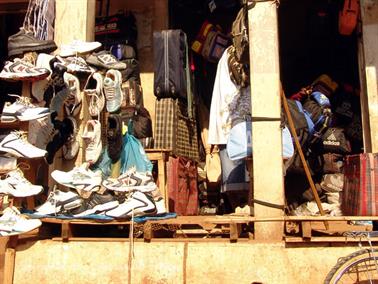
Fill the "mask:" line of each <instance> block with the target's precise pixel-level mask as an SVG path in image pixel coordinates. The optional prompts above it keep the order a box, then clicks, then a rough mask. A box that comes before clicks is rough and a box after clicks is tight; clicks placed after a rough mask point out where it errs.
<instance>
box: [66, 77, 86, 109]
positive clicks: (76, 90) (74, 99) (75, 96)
mask: <svg viewBox="0 0 378 284" xmlns="http://www.w3.org/2000/svg"><path fill="white" fill-rule="evenodd" d="M63 78H64V82H65V83H66V85H67V86H68V97H67V98H66V100H65V102H64V109H65V111H66V114H67V115H72V116H76V115H78V114H79V112H80V109H81V102H82V98H81V93H80V82H79V79H78V78H77V77H76V76H74V75H72V74H70V73H68V72H65V73H64V75H63Z"/></svg>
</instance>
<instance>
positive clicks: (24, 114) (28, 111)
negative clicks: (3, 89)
mask: <svg viewBox="0 0 378 284" xmlns="http://www.w3.org/2000/svg"><path fill="white" fill-rule="evenodd" d="M9 96H11V97H16V98H17V99H16V101H15V102H14V103H11V102H6V103H5V104H4V108H3V112H2V114H1V122H2V123H11V122H15V121H17V120H19V121H29V120H34V119H38V118H41V117H45V116H48V115H49V114H50V110H49V109H48V108H46V107H38V106H35V105H33V104H32V103H31V100H30V98H28V97H21V96H19V95H13V94H10V95H9Z"/></svg>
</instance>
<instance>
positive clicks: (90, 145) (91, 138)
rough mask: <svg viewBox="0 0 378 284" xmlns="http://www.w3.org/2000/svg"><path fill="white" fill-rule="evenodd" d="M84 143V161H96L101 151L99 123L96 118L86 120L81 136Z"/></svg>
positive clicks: (92, 162)
mask: <svg viewBox="0 0 378 284" xmlns="http://www.w3.org/2000/svg"><path fill="white" fill-rule="evenodd" d="M81 137H82V138H83V139H84V141H85V144H86V148H85V161H86V162H88V163H91V164H94V163H96V162H97V160H98V158H99V157H100V155H101V151H102V141H101V123H100V122H99V121H98V120H94V119H92V120H88V121H87V123H86V125H85V128H84V132H83V134H82V136H81Z"/></svg>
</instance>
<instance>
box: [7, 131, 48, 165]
mask: <svg viewBox="0 0 378 284" xmlns="http://www.w3.org/2000/svg"><path fill="white" fill-rule="evenodd" d="M0 152H5V153H6V154H10V155H13V156H15V157H17V158H28V159H33V158H42V157H44V156H45V155H46V153H47V152H46V151H45V150H42V149H39V148H37V147H35V146H33V145H32V144H30V143H29V142H28V140H27V136H26V132H23V131H12V132H11V133H9V134H8V135H2V136H0Z"/></svg>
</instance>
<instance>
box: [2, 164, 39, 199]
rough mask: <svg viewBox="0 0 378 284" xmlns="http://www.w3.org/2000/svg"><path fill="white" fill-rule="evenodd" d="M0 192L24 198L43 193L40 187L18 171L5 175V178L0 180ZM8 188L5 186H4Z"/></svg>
mask: <svg viewBox="0 0 378 284" xmlns="http://www.w3.org/2000/svg"><path fill="white" fill-rule="evenodd" d="M1 183H2V184H1V186H0V187H1V189H0V192H1V193H4V194H10V195H13V196H15V197H26V196H32V195H37V194H39V193H41V192H42V191H43V187H42V186H40V185H34V184H32V183H31V182H30V181H28V180H27V179H26V178H25V177H24V173H23V172H22V171H21V170H20V169H16V170H13V171H11V172H9V173H8V174H7V177H6V178H5V179H3V180H1ZM4 183H6V184H8V186H6V184H4Z"/></svg>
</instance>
